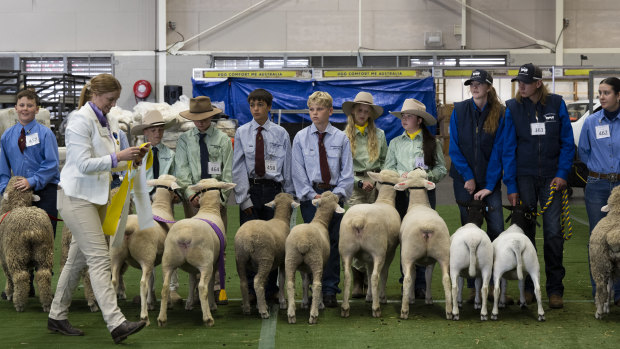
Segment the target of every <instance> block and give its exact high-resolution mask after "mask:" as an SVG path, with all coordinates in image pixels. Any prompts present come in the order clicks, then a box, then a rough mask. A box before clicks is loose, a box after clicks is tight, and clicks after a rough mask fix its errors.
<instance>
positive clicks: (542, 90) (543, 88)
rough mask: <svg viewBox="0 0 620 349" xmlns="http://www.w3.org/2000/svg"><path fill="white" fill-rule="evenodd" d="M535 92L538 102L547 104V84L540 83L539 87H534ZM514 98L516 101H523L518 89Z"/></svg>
mask: <svg viewBox="0 0 620 349" xmlns="http://www.w3.org/2000/svg"><path fill="white" fill-rule="evenodd" d="M536 94H538V96H539V98H538V101H539V102H540V104H542V105H545V104H547V97H548V96H549V89H548V88H547V85H545V84H544V83H541V84H540V87H539V88H537V89H536ZM515 99H516V100H517V102H519V103H523V97H521V93H519V91H517V94H516V95H515Z"/></svg>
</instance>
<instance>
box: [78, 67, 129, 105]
mask: <svg viewBox="0 0 620 349" xmlns="http://www.w3.org/2000/svg"><path fill="white" fill-rule="evenodd" d="M121 89H122V86H121V83H120V82H119V81H118V80H117V79H116V78H115V77H114V76H113V75H110V74H99V75H97V76H95V77H93V78H92V79H90V80H89V81H88V82H87V83H86V85H84V87H82V93H81V94H80V101H79V102H78V108H81V107H82V106H83V105H84V104H86V102H88V101H90V100H91V99H92V98H93V95H95V94H96V95H102V94H104V93H108V92H116V91H120V90H121Z"/></svg>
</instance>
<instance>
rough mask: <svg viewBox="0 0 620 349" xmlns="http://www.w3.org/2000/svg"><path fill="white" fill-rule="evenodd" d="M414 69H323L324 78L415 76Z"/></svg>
mask: <svg viewBox="0 0 620 349" xmlns="http://www.w3.org/2000/svg"><path fill="white" fill-rule="evenodd" d="M416 76H418V72H417V71H415V70H323V77H324V78H402V77H416Z"/></svg>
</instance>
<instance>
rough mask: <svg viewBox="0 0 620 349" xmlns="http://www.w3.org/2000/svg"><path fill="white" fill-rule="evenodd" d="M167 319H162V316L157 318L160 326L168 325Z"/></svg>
mask: <svg viewBox="0 0 620 349" xmlns="http://www.w3.org/2000/svg"><path fill="white" fill-rule="evenodd" d="M166 322H167V321H166V319H162V318H157V325H158V326H159V327H166Z"/></svg>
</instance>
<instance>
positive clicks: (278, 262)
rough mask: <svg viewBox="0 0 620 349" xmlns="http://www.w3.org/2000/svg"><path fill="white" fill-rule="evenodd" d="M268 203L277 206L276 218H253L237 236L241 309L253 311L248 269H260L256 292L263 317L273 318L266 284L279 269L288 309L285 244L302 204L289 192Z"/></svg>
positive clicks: (282, 304)
mask: <svg viewBox="0 0 620 349" xmlns="http://www.w3.org/2000/svg"><path fill="white" fill-rule="evenodd" d="M265 206H268V207H271V208H275V213H274V216H273V218H272V219H270V220H268V221H264V220H258V219H255V220H251V221H248V222H245V223H244V224H243V225H242V226H241V227H240V228H239V230H237V234H236V235H235V260H236V262H237V274H239V280H240V282H239V286H240V288H241V308H242V310H243V313H244V314H249V313H250V295H249V290H248V280H247V270H248V269H250V270H253V271H255V272H256V276H254V289H255V291H256V307H257V308H258V313H259V314H260V316H261V317H262V318H263V319H268V318H269V311H268V309H267V302H266V300H265V283H266V282H267V278H268V277H269V273H270V272H271V271H272V270H277V269H279V271H278V283H279V284H280V285H281V286H280V287H281V290H280V292H279V301H280V309H286V299H285V297H284V286H283V285H284V251H285V250H284V244H285V242H286V237H287V236H288V234H289V232H290V229H291V228H290V220H291V213H292V211H293V208H294V207H298V206H299V203H297V202H295V201H294V199H293V196H292V195H291V194H287V193H280V194H278V195H276V197H275V198H274V200H273V201H271V202H269V203H267V204H265Z"/></svg>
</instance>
